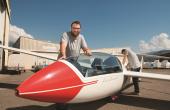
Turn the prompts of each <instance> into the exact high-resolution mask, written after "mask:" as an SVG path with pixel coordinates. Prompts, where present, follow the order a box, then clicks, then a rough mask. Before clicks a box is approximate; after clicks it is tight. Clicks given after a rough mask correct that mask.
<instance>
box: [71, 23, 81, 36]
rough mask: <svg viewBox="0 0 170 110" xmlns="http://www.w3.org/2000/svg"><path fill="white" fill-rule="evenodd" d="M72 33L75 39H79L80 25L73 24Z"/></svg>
mask: <svg viewBox="0 0 170 110" xmlns="http://www.w3.org/2000/svg"><path fill="white" fill-rule="evenodd" d="M71 33H72V35H73V36H74V37H77V36H78V35H79V34H80V24H75V23H74V24H73V25H72V27H71Z"/></svg>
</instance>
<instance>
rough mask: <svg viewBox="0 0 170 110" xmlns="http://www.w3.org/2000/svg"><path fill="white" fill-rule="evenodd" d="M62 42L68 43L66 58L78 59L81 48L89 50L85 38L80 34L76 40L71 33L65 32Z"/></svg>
mask: <svg viewBox="0 0 170 110" xmlns="http://www.w3.org/2000/svg"><path fill="white" fill-rule="evenodd" d="M60 42H65V43H66V45H67V46H66V57H78V56H79V55H80V49H81V48H87V43H86V41H85V39H84V36H83V35H81V34H79V36H77V37H76V38H74V37H73V36H72V35H71V32H64V33H63V35H62V37H61V40H60Z"/></svg>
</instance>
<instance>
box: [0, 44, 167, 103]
mask: <svg viewBox="0 0 170 110" xmlns="http://www.w3.org/2000/svg"><path fill="white" fill-rule="evenodd" d="M0 48H4V49H8V50H12V51H17V52H21V53H25V54H29V55H34V56H39V57H43V58H48V59H52V60H56V58H51V57H48V56H45V55H40V54H37V53H34V52H29V51H25V50H21V49H15V48H11V47H5V46H2V45H1V46H0ZM127 76H133V77H134V76H135V77H142V78H152V79H160V80H168V81H169V80H170V75H162V74H156V73H144V72H132V71H128V70H127V69H126V68H125V67H124V65H122V63H121V61H120V60H119V59H118V58H117V56H115V55H111V54H106V53H101V52H93V53H92V56H90V57H89V56H85V55H84V54H81V55H80V56H79V57H78V58H77V61H75V60H73V59H72V57H70V58H67V59H66V60H58V61H56V62H54V63H53V64H51V65H49V66H47V67H45V68H43V69H41V70H40V71H38V72H36V73H35V74H33V75H32V76H31V77H29V78H28V79H26V80H25V81H24V82H22V83H21V84H20V85H19V87H17V88H16V91H17V93H16V94H17V96H19V97H22V98H26V99H31V100H37V101H41V102H52V103H81V102H89V101H94V100H98V99H102V98H105V97H108V96H113V95H115V94H116V93H117V92H119V91H120V90H121V89H122V88H123V87H124V85H125V84H126V80H125V77H127Z"/></svg>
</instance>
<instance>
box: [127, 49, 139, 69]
mask: <svg viewBox="0 0 170 110" xmlns="http://www.w3.org/2000/svg"><path fill="white" fill-rule="evenodd" d="M127 52H128V56H127V59H128V63H129V66H130V68H139V67H140V66H141V65H140V61H139V59H138V56H137V55H136V53H135V52H133V51H132V50H131V49H127Z"/></svg>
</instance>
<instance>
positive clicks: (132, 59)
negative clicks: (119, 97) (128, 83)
mask: <svg viewBox="0 0 170 110" xmlns="http://www.w3.org/2000/svg"><path fill="white" fill-rule="evenodd" d="M121 53H122V54H123V55H124V57H123V62H122V63H123V64H125V62H126V61H128V66H129V68H130V70H131V71H136V72H139V71H140V69H141V68H140V61H139V59H138V56H137V55H136V53H135V52H133V51H132V50H131V49H122V51H121ZM132 80H133V84H134V89H135V90H134V93H135V94H136V95H139V92H140V91H139V79H138V77H132Z"/></svg>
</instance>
